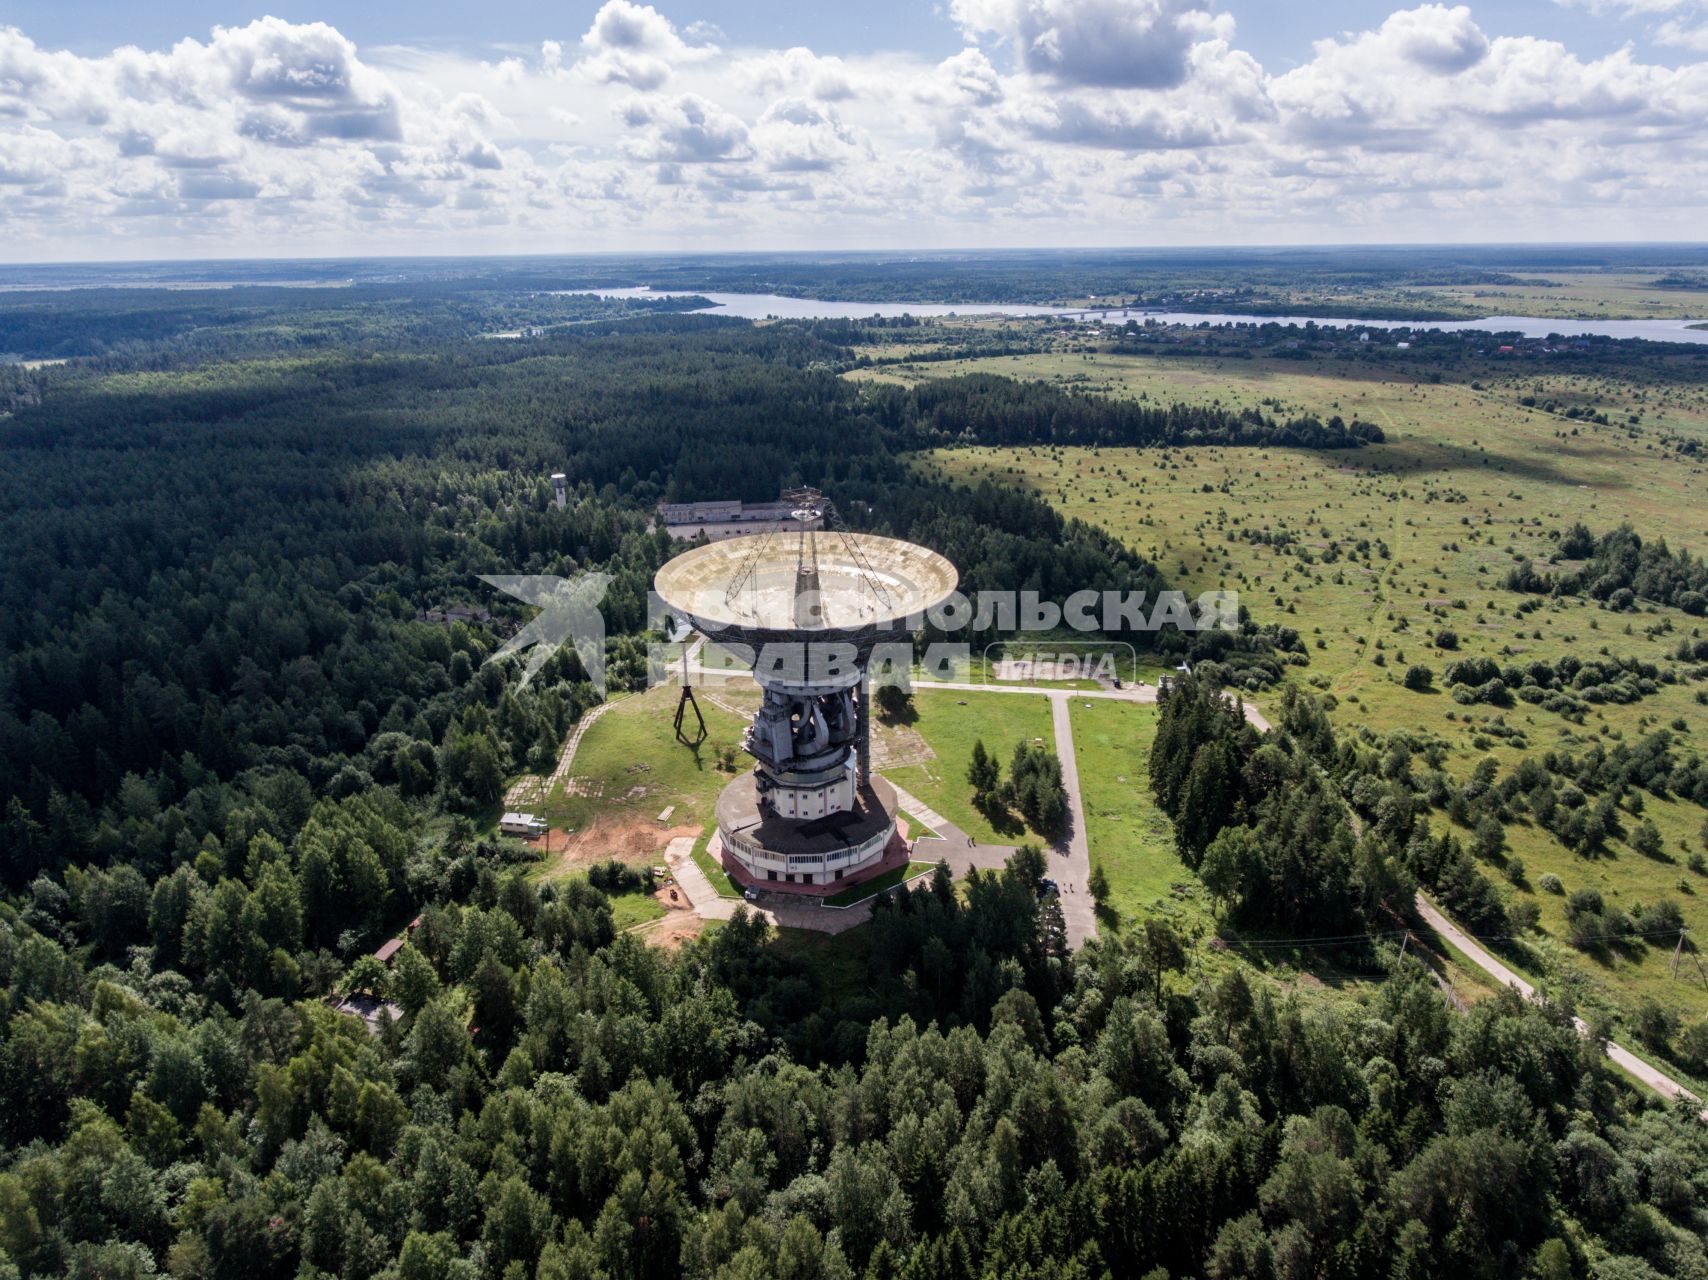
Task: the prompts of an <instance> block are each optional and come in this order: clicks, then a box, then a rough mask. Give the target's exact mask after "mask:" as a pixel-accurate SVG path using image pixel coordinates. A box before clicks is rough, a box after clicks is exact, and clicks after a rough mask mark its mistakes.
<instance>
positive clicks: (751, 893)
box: [741, 889, 759, 902]
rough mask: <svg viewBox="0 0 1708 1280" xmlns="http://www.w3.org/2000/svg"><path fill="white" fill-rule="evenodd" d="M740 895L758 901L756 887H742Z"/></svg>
mask: <svg viewBox="0 0 1708 1280" xmlns="http://www.w3.org/2000/svg"><path fill="white" fill-rule="evenodd" d="M741 896H742V897H744V898H746V899H747V900H748V901H749V902H758V901H759V890H757V889H743V890H742V891H741Z"/></svg>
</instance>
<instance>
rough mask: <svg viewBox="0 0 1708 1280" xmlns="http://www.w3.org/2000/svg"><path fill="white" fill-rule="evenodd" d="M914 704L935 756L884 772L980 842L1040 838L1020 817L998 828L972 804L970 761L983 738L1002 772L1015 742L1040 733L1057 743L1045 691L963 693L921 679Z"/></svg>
mask: <svg viewBox="0 0 1708 1280" xmlns="http://www.w3.org/2000/svg"><path fill="white" fill-rule="evenodd" d="M913 707H914V712H915V715H916V717H917V718H916V719H915V720H914V721H913V722H912V724H911V725H910V727H911V728H912V729H913V730H914V731H915V732H917V733H918V734H919V735H920V736H921V737H922V738H924V739H925V741H926V742H927V743H928V744H929V746H930V747H931V750H932V752H933V753H934V756H935V758H933V759H931V760H927V761H926V762H924V763H923V764H913V765H904V766H902V767H901V768H894V769H887V770H885V776H886V777H887V778H889V779H890V780H891V781H892V782H894V783H895V784H896V785H897V786H899V787H904V788H906V789H907V790H908V791H910V792H912V793H913V794H914V795H916V796H918V797H919V798H920V799H921V800H923V801H924V802H925V803H926V804H927V805H929V806H930V807H931V808H933V809H935V810H936V811H937V812H938V813H940V814H942V815H943V816H944V817H945V818H947V819H948V820H949V821H950V822H952V823H954V824H955V825H956V826H958V827H960V828H961V830H963V831H965V832H966V833H967V834H968V835H970V836H972V837H973V838H974V839H975V840H978V841H980V842H982V843H986V844H1017V843H1019V842H1020V841H1021V840H1023V839H1028V838H1030V839H1037V837H1036V836H1035V835H1033V836H1029V835H1028V833H1027V832H1026V831H1025V830H1024V829H1022V828H1021V826H1020V823H1019V819H1018V818H1016V819H1015V820H1014V821H1013V822H1012V823H1011V824H1006V825H1005V826H1004V828H1003V829H1002V830H1000V831H999V830H997V829H996V828H995V827H993V826H992V825H991V822H990V819H989V818H988V817H986V816H985V815H984V814H983V813H981V812H979V810H978V809H976V808H974V807H973V789H972V787H971V786H970V785H969V784H968V782H967V767H968V766H969V765H970V764H971V763H972V759H973V743H975V742H977V741H980V740H981V739H982V740H983V742H984V745H985V750H986V751H989V752H991V753H992V754H993V755H995V757H996V758H997V760H998V761H999V762H1000V763H1001V765H1002V771H1003V776H1004V777H1007V775H1008V764H1009V761H1010V759H1011V758H1012V757H1013V755H1014V748H1015V745H1016V744H1017V743H1019V742H1021V741H1022V740H1024V741H1026V742H1030V741H1032V740H1033V739H1034V738H1042V739H1043V740H1044V742H1045V743H1046V744H1050V745H1053V744H1054V742H1055V730H1054V729H1053V728H1052V727H1051V724H1050V704H1049V700H1048V699H1047V698H1045V697H1044V696H1043V695H1042V694H1039V695H1037V696H1035V697H1028V696H1025V695H1022V694H1016V693H964V692H958V691H956V690H953V689H931V688H930V687H929V686H927V685H920V686H918V687H917V688H916V690H915V692H914V695H913Z"/></svg>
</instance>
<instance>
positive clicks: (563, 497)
mask: <svg viewBox="0 0 1708 1280" xmlns="http://www.w3.org/2000/svg"><path fill="white" fill-rule="evenodd" d="M552 493H553V494H555V495H556V497H557V509H558V510H559V511H562V510H563V509H564V507H565V506H567V505H568V504H569V477H568V476H566V475H564V473H563V472H561V471H554V472H552Z"/></svg>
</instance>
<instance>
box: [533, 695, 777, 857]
mask: <svg viewBox="0 0 1708 1280" xmlns="http://www.w3.org/2000/svg"><path fill="white" fill-rule="evenodd" d="M678 696H679V691H678V690H677V689H675V688H673V687H667V686H666V687H660V688H656V689H649V690H647V691H646V692H645V693H637V694H633V695H631V696H629V697H627V698H624V699H623V700H622V701H621V702H619V703H618V704H616V705H615V706H613V707H612V708H611V709H610V710H609V711H607V712H606V713H605V714H604V715H603V716H601V717H600V718H599V720H598V721H597V722H596V723H595V724H594V725H593V726H592V728H590V729H588V731H587V736H586V737H584V738H583V739H582V740H581V745H580V747H579V748H578V749H577V750H576V753H575V762H574V764H573V765H572V766H571V769H570V773H571V776H572V778H573V779H574V780H575V784H576V788H577V790H578V791H581V792H584V794H576V795H566V794H565V793H564V789H563V788H562V787H559V788H557V789H556V790H555V791H554V792H553V794H552V796H551V797H550V799H549V801H548V803H547V805H546V810H547V815H548V816H549V818H550V820H551V822H552V825H554V826H571V827H574V828H576V829H577V830H583V829H585V828H586V827H588V826H589V825H591V823H592V822H593V820H594V819H595V818H596V817H607V818H611V817H616V818H622V817H631V818H633V817H640V818H646V819H651V818H654V817H656V816H657V815H658V814H659V813H661V812H662V811H663V810H664V809H665V808H667V807H669V806H672V805H673V806H675V811H674V813H673V814H672V815H671V819H670V820H671V823H672V825H686V824H690V823H697V824H700V825H705V824H707V823H709V822H711V821H712V817H713V810H714V807H715V805H716V803H717V796H718V792H719V791H720V790H722V789H723V787H724V784H725V783H727V782H728V781H729V780H730V778H731V777H732V776H733V775H731V774H727V773H723V772H721V771H720V770H719V769H718V768H717V758H718V749H719V748H720V747H723V746H732V747H735V746H739V745H740V742H741V735H742V733H743V731H744V729H745V725H744V723H743V722H742V721H741V719H740V718H738V717H737V716H734V715H731V714H730V713H729V712H727V711H725V710H723V709H722V708H721V707H718V706H716V705H714V704H712V703H711V701H710V700H709V699H707V698H701V699H699V701H700V710H701V712H702V713H703V714H704V715H705V717H706V728H707V729H708V731H709V736H708V737H707V739H706V741H704V742H703V743H701V744H700V745H699V746H698V747H696V748H689V747H685V746H683V745H682V744H681V743H679V742H678V741H677V740H676V736H675V730H674V729H673V728H672V718H673V717H674V715H675V712H676V700H677V698H678Z"/></svg>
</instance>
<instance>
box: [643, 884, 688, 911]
mask: <svg viewBox="0 0 1708 1280" xmlns="http://www.w3.org/2000/svg"><path fill="white" fill-rule="evenodd" d="M671 894H675V895H676V896H675V897H674V898H673V897H671V896H670V895H671ZM652 900H653V901H654V902H656V903H658V905H659V906H661V907H663V908H664V909H665V910H666V911H692V910H693V909H694V904H693V903H692V902H690V901H688V891H687V890H686V889H684V888H683V887H682V886H681V885H680V884H678V883H677V882H676V881H674V880H672V881H671V882H670V883H669V884H667V885H665V886H664V888H662V889H659V890H657V891H656V892H655V893H654V894H653V895H652Z"/></svg>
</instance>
